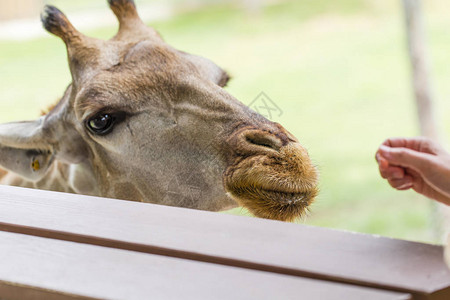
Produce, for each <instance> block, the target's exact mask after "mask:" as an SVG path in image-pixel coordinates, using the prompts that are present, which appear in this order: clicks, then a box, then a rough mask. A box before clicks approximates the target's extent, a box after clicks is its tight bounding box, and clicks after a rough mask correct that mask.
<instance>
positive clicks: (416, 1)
mask: <svg viewBox="0 0 450 300" xmlns="http://www.w3.org/2000/svg"><path fill="white" fill-rule="evenodd" d="M403 4H404V7H405V16H406V28H407V33H408V45H409V54H410V59H411V66H412V75H413V76H412V77H413V86H414V95H415V98H416V104H417V113H418V117H419V126H420V133H421V135H423V136H426V137H428V138H431V139H433V140H435V141H437V142H439V143H444V140H443V138H442V136H441V132H440V130H439V127H438V125H437V121H436V112H435V110H436V108H435V106H434V103H433V93H432V87H431V82H430V75H429V74H430V66H429V61H428V55H427V51H426V42H425V26H424V22H423V13H422V1H421V0H403ZM434 205H436V206H435V213H434V214H435V215H436V216H434V217H437V218H433V220H434V222H436V224H434V225H435V227H436V229H437V231H438V235H439V238H441V237H444V236H446V235H447V234H448V233H449V231H450V209H449V207H447V206H445V205H443V204H440V203H439V204H434ZM448 241H449V242H448V243H450V235H449V238H448ZM449 247H450V245H448V246H447V251H450V248H449Z"/></svg>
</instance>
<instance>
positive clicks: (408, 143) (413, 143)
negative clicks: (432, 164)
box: [382, 136, 441, 154]
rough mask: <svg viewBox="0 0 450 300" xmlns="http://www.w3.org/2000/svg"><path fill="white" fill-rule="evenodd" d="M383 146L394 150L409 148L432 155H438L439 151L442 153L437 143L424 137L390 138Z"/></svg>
mask: <svg viewBox="0 0 450 300" xmlns="http://www.w3.org/2000/svg"><path fill="white" fill-rule="evenodd" d="M382 145H384V146H388V147H392V148H409V149H412V150H416V151H419V152H425V153H430V154H437V153H438V151H441V147H440V146H439V145H438V144H437V143H435V142H433V141H432V140H431V139H429V138H426V137H422V136H419V137H412V138H404V137H398V138H389V139H387V140H385V141H384V142H383V144H382Z"/></svg>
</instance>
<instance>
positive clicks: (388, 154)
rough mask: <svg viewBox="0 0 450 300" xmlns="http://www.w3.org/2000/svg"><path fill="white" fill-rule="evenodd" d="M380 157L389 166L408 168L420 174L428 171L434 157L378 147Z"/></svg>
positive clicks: (406, 150) (399, 149)
mask: <svg viewBox="0 0 450 300" xmlns="http://www.w3.org/2000/svg"><path fill="white" fill-rule="evenodd" d="M378 151H379V153H380V155H381V156H382V157H383V158H384V159H386V160H387V161H388V162H389V164H390V165H394V166H401V167H408V168H411V169H413V170H416V171H418V172H419V173H422V172H423V171H426V170H427V169H429V168H430V167H431V166H432V165H433V163H434V158H435V156H434V155H431V154H427V153H421V152H417V151H414V150H411V149H408V148H390V147H386V146H380V149H379V150H378Z"/></svg>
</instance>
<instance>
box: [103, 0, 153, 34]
mask: <svg viewBox="0 0 450 300" xmlns="http://www.w3.org/2000/svg"><path fill="white" fill-rule="evenodd" d="M108 3H109V7H110V8H111V10H112V11H113V13H114V14H115V15H116V17H117V20H118V21H119V31H118V32H117V34H116V36H115V37H114V39H115V40H131V39H133V38H138V37H143V36H147V37H150V38H151V37H154V38H156V39H161V37H160V35H159V34H158V33H157V32H156V31H155V30H154V29H153V28H150V27H147V25H145V23H144V22H143V21H142V19H141V18H140V17H139V14H138V12H137V9H136V4H135V3H134V1H133V0H108Z"/></svg>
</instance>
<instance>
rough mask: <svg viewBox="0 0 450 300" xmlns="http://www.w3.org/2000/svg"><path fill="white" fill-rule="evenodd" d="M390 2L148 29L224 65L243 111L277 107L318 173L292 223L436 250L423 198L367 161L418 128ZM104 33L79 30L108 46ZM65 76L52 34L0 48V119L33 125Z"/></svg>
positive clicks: (439, 64) (435, 32)
mask: <svg viewBox="0 0 450 300" xmlns="http://www.w3.org/2000/svg"><path fill="white" fill-rule="evenodd" d="M391 2H392V1H388V0H383V1H380V0H370V1H369V0H366V1H359V0H358V1H357V0H341V1H328V0H320V1H319V0H315V1H313V0H310V1H294V0H292V1H287V2H284V3H280V4H276V5H272V6H269V7H267V8H265V9H264V11H262V13H261V14H260V15H247V14H246V13H245V12H243V11H242V10H240V9H238V8H237V7H236V6H232V5H218V6H209V7H207V8H205V9H203V10H198V11H194V12H189V13H184V14H182V15H180V16H178V17H176V18H174V19H173V20H170V21H166V22H158V23H156V24H153V25H154V26H155V27H156V28H157V29H158V31H159V32H160V33H161V34H162V35H163V36H164V37H165V39H166V40H167V41H168V42H169V43H170V44H172V45H174V46H175V47H177V48H179V49H180V50H185V51H188V52H192V53H195V54H200V55H203V56H205V57H208V58H210V59H212V60H214V61H215V62H217V63H218V64H219V65H221V66H223V67H224V68H225V69H227V70H228V71H229V72H230V73H231V74H232V75H233V77H234V79H233V80H232V81H231V83H230V85H229V87H228V91H229V92H230V93H231V94H233V95H234V96H235V97H237V98H238V99H240V100H241V101H242V102H243V103H247V104H248V103H250V102H251V101H252V100H253V99H254V97H256V96H257V95H258V94H259V93H260V92H261V91H264V92H265V93H266V94H267V95H268V96H269V97H270V98H271V99H272V100H273V101H275V102H276V103H277V105H278V106H279V107H280V108H281V109H282V110H283V115H282V116H281V117H279V118H274V121H277V122H279V123H281V124H283V126H285V127H286V128H287V129H288V130H290V131H291V132H292V133H294V135H296V136H297V137H298V138H299V140H300V141H301V142H302V143H303V144H304V145H305V146H306V147H307V148H308V150H309V152H310V155H311V156H312V159H313V160H314V162H315V163H316V164H317V165H318V168H319V170H320V173H321V179H320V189H321V193H320V196H319V197H318V199H317V201H316V203H315V204H314V205H313V206H312V208H311V212H310V213H309V216H308V217H306V218H304V219H303V220H302V221H301V223H305V224H311V225H317V226H325V227H332V228H340V229H345V230H351V231H359V232H365V233H371V234H379V235H385V236H391V237H397V238H405V239H411V240H418V241H429V242H435V241H436V240H435V238H434V236H433V234H432V232H431V230H430V228H431V225H430V224H431V221H430V220H431V210H432V208H431V207H432V205H431V202H430V201H429V200H427V199H424V198H422V197H419V196H417V195H415V194H414V193H412V192H398V191H395V190H393V189H391V188H390V187H389V186H388V184H387V183H386V182H384V181H383V180H382V179H381V178H380V177H379V175H378V172H377V166H376V164H375V161H374V153H375V151H376V149H377V147H378V145H379V144H380V143H381V142H382V141H383V140H384V139H385V138H387V137H390V136H405V135H406V136H411V135H416V134H417V127H418V126H417V121H416V116H415V114H416V112H415V107H414V102H413V99H412V91H411V85H410V70H409V62H408V57H407V52H406V47H405V37H404V28H403V14H402V11H401V7H400V6H399V4H398V5H396V4H392V3H391ZM444 4H445V1H444V0H433V1H430V2H429V3H428V5H427V7H426V9H427V10H426V13H427V26H428V32H429V42H430V45H429V46H430V54H431V57H432V66H433V78H434V79H435V91H436V96H437V97H436V99H437V104H438V107H439V112H440V118H441V120H442V126H443V128H444V129H445V130H446V133H450V118H447V119H445V117H446V116H445V114H444V113H445V112H446V111H449V109H450V101H446V98H448V97H449V96H450V85H449V82H450V68H449V67H448V66H449V65H450V59H449V57H448V53H450V34H449V29H448V28H450V19H449V18H448V15H449V8H448V6H445V5H444ZM105 9H106V8H105ZM114 30H115V28H105V29H101V30H97V31H95V32H90V34H91V35H93V36H96V37H103V38H108V37H111V36H112V35H113V34H114ZM69 80H70V74H69V71H68V68H67V63H66V57H65V49H64V45H63V43H62V42H60V41H59V40H57V39H56V38H54V37H48V38H42V39H38V40H33V41H28V42H22V43H19V42H11V41H1V42H0V121H1V122H6V121H13V120H22V119H29V118H34V117H36V116H37V114H38V112H39V110H40V109H41V108H43V107H45V106H46V105H48V104H50V103H52V102H54V101H55V100H56V99H57V97H59V96H60V95H61V94H62V92H63V91H64V88H65V87H66V85H67V83H68V82H69ZM228 213H236V214H246V211H245V210H244V209H241V208H239V209H235V210H232V211H230V212H228Z"/></svg>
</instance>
